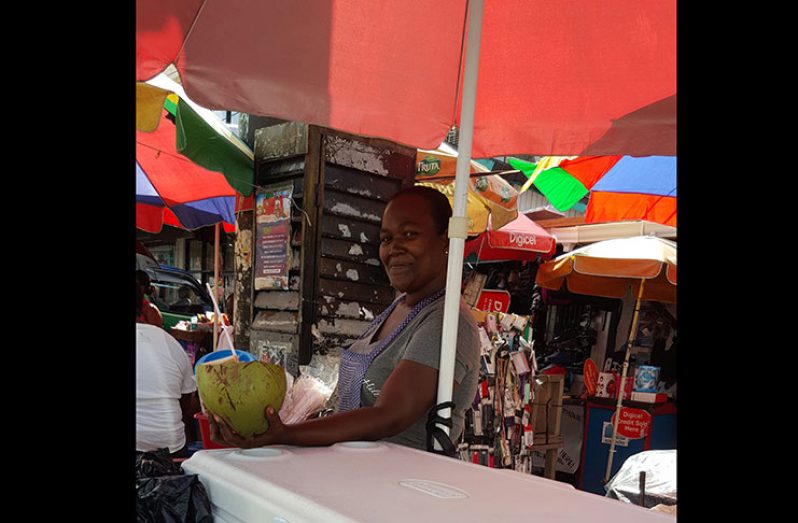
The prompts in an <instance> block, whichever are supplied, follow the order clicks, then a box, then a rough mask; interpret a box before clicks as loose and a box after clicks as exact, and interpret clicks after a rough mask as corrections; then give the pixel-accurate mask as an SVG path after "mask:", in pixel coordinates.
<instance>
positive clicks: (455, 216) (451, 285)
mask: <svg viewBox="0 0 798 523" xmlns="http://www.w3.org/2000/svg"><path fill="white" fill-rule="evenodd" d="M483 7H484V6H483V0H469V2H468V41H467V42H466V51H465V56H466V63H465V71H464V75H463V104H462V106H461V109H460V139H459V141H458V144H459V145H458V152H457V171H456V175H455V181H454V207H453V209H452V218H451V220H450V222H449V265H448V270H447V277H446V297H445V298H444V300H445V303H444V311H443V335H442V338H441V358H440V369H439V372H438V401H437V403H438V404H440V403H444V402H447V401H451V399H452V385H453V381H454V361H455V356H456V353H457V326H458V321H459V319H460V317H459V313H460V287H461V281H462V278H463V248H464V246H465V239H466V236H467V231H468V229H467V226H464V225H465V224H467V223H468V222H467V218H466V203H467V188H468V177H469V172H470V169H469V167H470V165H471V144H472V140H473V135H474V106H475V102H476V93H477V73H478V70H479V45H480V39H481V36H482V12H483ZM464 222H465V223H464ZM439 415H440V416H441V417H442V418H451V415H452V412H451V409H444V410H441V411H440V413H439ZM441 428H442V429H443V430H444V431H446V434H449V429H448V427H444V426H441ZM435 448H436V449H438V450H440V446H439V445H438V444H437V443H436V444H435Z"/></svg>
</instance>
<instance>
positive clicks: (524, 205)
mask: <svg viewBox="0 0 798 523" xmlns="http://www.w3.org/2000/svg"><path fill="white" fill-rule="evenodd" d="M546 206H549V207H550V206H551V202H550V201H549V199H548V198H546V197H545V196H543V195H542V194H540V193H539V192H538V191H537V190H535V189H534V188H530V189H529V190H528V191H524V192H522V193H521V194H519V195H518V212H522V213H523V212H527V211H531V210H534V209H539V208H541V207H546ZM563 215H564V216H566V217H568V218H572V217H577V216H584V215H585V213H584V211H581V212H580V211H577V210H575V209H574V208H571V209H568V210H567V211H565V212H564V213H563Z"/></svg>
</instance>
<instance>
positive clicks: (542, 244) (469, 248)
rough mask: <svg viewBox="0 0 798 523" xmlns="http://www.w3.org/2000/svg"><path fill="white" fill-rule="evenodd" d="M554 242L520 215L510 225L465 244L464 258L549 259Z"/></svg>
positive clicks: (539, 227) (538, 227) (492, 230)
mask: <svg viewBox="0 0 798 523" xmlns="http://www.w3.org/2000/svg"><path fill="white" fill-rule="evenodd" d="M555 246H556V241H555V239H554V237H553V236H552V235H551V234H549V233H548V232H546V230H545V229H543V227H541V226H540V225H538V224H536V223H535V222H534V221H532V220H530V219H529V218H527V217H526V216H525V215H523V214H519V215H518V218H516V219H515V220H513V221H512V222H510V223H508V224H507V225H504V226H502V227H499V228H497V229H494V228H493V227H488V230H486V231H485V232H484V233H482V234H480V235H479V236H478V237H476V238H474V239H473V240H469V241H467V242H466V244H465V249H464V250H463V257H464V259H465V258H472V259H475V260H478V261H488V260H533V259H535V258H537V257H540V258H542V259H547V258H550V257H551V256H552V255H553V254H554V249H555Z"/></svg>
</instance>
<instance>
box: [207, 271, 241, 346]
mask: <svg viewBox="0 0 798 523" xmlns="http://www.w3.org/2000/svg"><path fill="white" fill-rule="evenodd" d="M205 287H207V288H208V292H209V293H210V295H211V301H212V302H213V325H214V327H216V325H218V323H217V322H220V321H221V319H222V313H221V312H219V304H218V303H216V296H214V294H213V290H212V289H211V284H210V283H207V282H206V283H205ZM213 350H218V344H217V346H216V347H214V348H213ZM230 352H232V353H233V355H232V358H231V360H232V361H238V353H237V352H236V350H235V348H233V349H231V351H230Z"/></svg>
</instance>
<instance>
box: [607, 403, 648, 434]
mask: <svg viewBox="0 0 798 523" xmlns="http://www.w3.org/2000/svg"><path fill="white" fill-rule="evenodd" d="M616 414H617V412H616V413H615V414H613V415H612V419H611V420H610V422H611V423H615V416H616ZM650 431H651V414H649V413H648V412H647V411H645V410H641V409H630V408H626V407H621V417H620V419H619V420H618V434H620V435H621V436H626V437H627V438H630V439H641V438H645V437H646V436H648V434H649V432H650Z"/></svg>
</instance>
